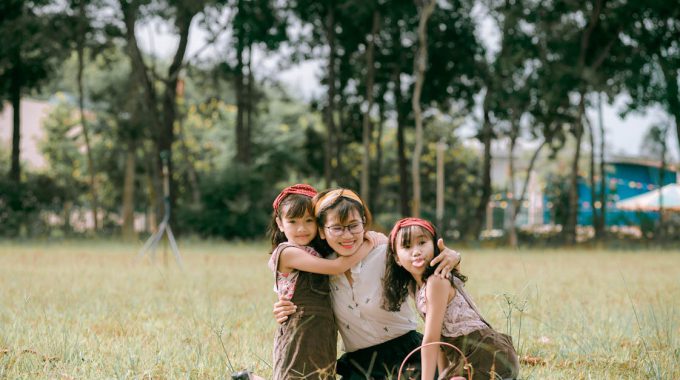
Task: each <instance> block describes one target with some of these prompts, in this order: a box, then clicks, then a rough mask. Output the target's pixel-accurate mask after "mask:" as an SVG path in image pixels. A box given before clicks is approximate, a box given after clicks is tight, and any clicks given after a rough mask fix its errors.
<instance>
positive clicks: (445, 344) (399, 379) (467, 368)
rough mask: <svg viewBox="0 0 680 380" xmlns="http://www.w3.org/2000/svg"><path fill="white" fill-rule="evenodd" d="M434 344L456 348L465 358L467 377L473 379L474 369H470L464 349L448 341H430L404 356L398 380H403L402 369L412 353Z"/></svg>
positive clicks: (469, 379)
mask: <svg viewBox="0 0 680 380" xmlns="http://www.w3.org/2000/svg"><path fill="white" fill-rule="evenodd" d="M434 344H436V345H438V346H447V347H451V348H453V349H454V350H456V351H458V353H459V354H460V357H461V358H463V362H464V363H465V366H464V367H463V368H465V370H466V371H467V378H468V380H472V371H470V363H468V360H467V358H466V357H465V355H464V354H463V351H461V350H460V349H459V348H458V347H456V346H454V345H453V344H451V343H446V342H430V343H425V344H421V345H420V346H418V347H416V348H415V349H413V351H411V352H409V354H408V355H406V357H405V358H404V361H402V362H401V366H399V372H398V373H397V380H401V371H402V370H403V369H404V365H406V361H407V360H408V359H409V358H410V357H411V355H413V354H414V353H416V352H417V351H418V350H420V349H421V348H423V347H427V346H432V345H434Z"/></svg>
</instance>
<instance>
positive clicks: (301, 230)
mask: <svg viewBox="0 0 680 380" xmlns="http://www.w3.org/2000/svg"><path fill="white" fill-rule="evenodd" d="M288 207H289V206H285V205H284V206H281V213H280V215H281V216H279V217H278V218H276V224H277V225H278V226H279V230H281V232H283V234H284V235H286V238H287V239H288V241H289V242H291V243H295V244H298V245H308V244H309V243H310V242H311V241H312V240H314V237H316V221H314V218H312V216H311V215H310V214H309V212H308V211H307V212H305V214H304V215H302V216H300V217H295V218H290V217H286V216H285V215H287V211H288Z"/></svg>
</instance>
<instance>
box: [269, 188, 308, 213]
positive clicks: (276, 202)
mask: <svg viewBox="0 0 680 380" xmlns="http://www.w3.org/2000/svg"><path fill="white" fill-rule="evenodd" d="M289 194H300V195H306V196H308V197H310V198H313V197H314V196H315V195H316V189H315V188H313V187H311V186H309V185H306V184H300V183H298V184H296V185H293V186H288V187H286V188H285V189H283V190H281V192H280V193H279V195H278V196H277V197H276V199H274V203H272V207H273V208H274V210H275V211H279V205H280V204H281V201H282V200H283V198H285V197H287V196H288V195H289Z"/></svg>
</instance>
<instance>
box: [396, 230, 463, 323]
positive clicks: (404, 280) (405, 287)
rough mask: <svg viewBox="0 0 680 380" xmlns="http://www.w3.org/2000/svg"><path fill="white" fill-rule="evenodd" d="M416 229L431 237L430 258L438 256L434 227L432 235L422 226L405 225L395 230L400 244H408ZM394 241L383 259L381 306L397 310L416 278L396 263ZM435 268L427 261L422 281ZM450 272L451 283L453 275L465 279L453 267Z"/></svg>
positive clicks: (411, 290)
mask: <svg viewBox="0 0 680 380" xmlns="http://www.w3.org/2000/svg"><path fill="white" fill-rule="evenodd" d="M416 231H422V232H423V233H425V234H427V235H428V236H431V237H432V245H433V246H434V255H433V256H432V258H435V257H437V256H439V253H440V251H439V246H437V241H438V240H439V232H438V231H437V229H436V228H435V230H434V235H432V234H431V233H430V232H429V231H427V230H426V229H425V228H423V227H420V226H405V227H403V228H401V229H400V230H399V231H397V238H398V239H399V242H400V243H401V245H404V244H410V243H411V236H412V235H413V234H414V233H415V232H416ZM396 243H397V242H396V239H395V241H394V242H393V241H391V240H390V242H389V244H388V245H387V260H385V275H384V277H383V279H382V281H383V304H382V307H383V309H385V310H387V311H399V310H400V309H401V305H402V304H403V303H404V301H406V297H408V295H409V293H414V292H415V285H416V280H415V279H414V278H413V276H412V275H411V273H409V272H408V271H407V270H406V269H404V267H402V266H400V265H398V264H397V260H396V256H397V251H396V247H395V245H396ZM435 269H436V267H432V266H430V265H429V263H428V265H427V268H425V272H424V273H423V281H425V280H427V278H428V277H430V276H431V275H432V274H433V273H434V271H435ZM451 273H452V274H453V276H451V278H450V281H451V285H453V278H454V276H455V277H457V278H459V279H460V280H461V281H463V282H465V281H467V277H465V276H464V275H462V274H461V273H460V272H459V271H458V269H455V268H454V269H453V271H452V272H451Z"/></svg>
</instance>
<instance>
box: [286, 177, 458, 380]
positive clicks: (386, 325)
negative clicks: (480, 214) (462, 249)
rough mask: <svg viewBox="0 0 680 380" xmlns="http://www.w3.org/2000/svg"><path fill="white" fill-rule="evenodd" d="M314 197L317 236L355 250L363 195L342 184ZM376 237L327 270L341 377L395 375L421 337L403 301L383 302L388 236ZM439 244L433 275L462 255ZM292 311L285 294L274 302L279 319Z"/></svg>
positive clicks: (367, 216) (340, 249) (341, 250)
mask: <svg viewBox="0 0 680 380" xmlns="http://www.w3.org/2000/svg"><path fill="white" fill-rule="evenodd" d="M313 203H314V216H315V218H316V222H317V225H318V228H319V236H320V237H321V239H323V240H324V241H325V242H326V244H327V245H328V248H329V249H332V250H333V251H334V252H335V253H337V254H340V255H342V256H349V255H352V254H354V253H356V251H357V250H358V249H359V247H360V246H361V243H362V241H363V235H364V231H365V230H367V229H369V228H370V225H371V221H372V217H371V213H370V211H369V210H368V207H367V206H366V204H365V203H364V201H363V200H362V199H361V198H360V197H359V196H358V195H357V194H356V193H355V192H353V191H352V190H348V189H342V188H341V189H334V190H326V191H323V192H321V193H319V194H317V195H316V196H315V197H314V200H313ZM375 234H377V233H375ZM381 235H382V234H381ZM380 240H381V243H379V244H376V246H375V248H374V249H373V250H372V251H371V252H369V253H368V255H367V256H366V258H364V259H363V260H362V261H361V262H359V263H358V264H356V265H355V266H353V267H352V268H351V269H350V270H348V271H347V272H345V273H344V274H341V275H334V276H330V278H331V280H330V281H331V299H332V304H333V313H334V315H335V321H336V324H337V325H338V329H339V330H340V335H341V336H342V341H343V345H344V350H345V354H343V355H342V357H340V359H338V362H337V369H336V370H337V373H338V374H339V375H341V376H342V378H343V379H366V378H367V376H370V378H374V379H384V378H388V377H391V376H395V375H396V372H397V371H398V369H399V366H400V364H401V361H402V360H403V358H404V357H406V355H407V354H408V353H409V352H411V351H412V350H413V349H415V348H417V347H418V346H420V344H421V342H422V335H421V334H419V333H418V332H416V316H415V314H414V313H413V311H412V310H411V308H409V307H408V305H402V307H401V309H399V310H398V311H386V310H384V309H383V308H382V294H383V285H382V281H381V280H382V277H383V274H384V273H385V267H386V262H387V253H386V252H387V251H386V250H387V238H386V237H385V236H384V235H382V239H380ZM438 245H439V247H440V249H441V250H442V253H441V254H440V255H439V256H438V257H437V259H436V260H433V261H432V265H437V264H438V267H437V269H436V271H435V275H448V274H449V272H450V271H451V270H452V269H453V267H454V266H455V265H457V264H458V262H459V261H460V255H459V254H458V253H457V252H455V251H452V250H450V249H448V248H446V247H444V243H443V241H442V240H439V241H438ZM294 311H295V305H293V304H292V303H291V302H290V301H288V300H279V301H278V302H277V303H276V304H275V305H274V315H275V316H276V320H277V322H279V323H283V322H284V321H285V320H286V319H287V316H288V315H290V314H292V313H293V312H294ZM413 360H414V361H415V363H413V364H418V361H419V358H418V356H417V355H413ZM415 367H418V365H415Z"/></svg>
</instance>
